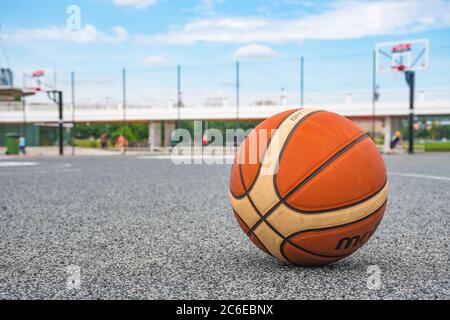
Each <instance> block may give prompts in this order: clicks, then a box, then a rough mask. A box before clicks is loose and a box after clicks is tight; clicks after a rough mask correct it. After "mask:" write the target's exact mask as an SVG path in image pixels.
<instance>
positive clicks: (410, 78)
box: [405, 71, 415, 154]
mask: <svg viewBox="0 0 450 320" xmlns="http://www.w3.org/2000/svg"><path fill="white" fill-rule="evenodd" d="M405 79H406V83H407V84H408V87H409V116H408V131H409V137H408V140H409V145H408V153H409V154H414V127H413V126H414V89H415V73H414V71H405Z"/></svg>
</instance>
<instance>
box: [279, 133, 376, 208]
mask: <svg viewBox="0 0 450 320" xmlns="http://www.w3.org/2000/svg"><path fill="white" fill-rule="evenodd" d="M367 137H368V136H367V134H366V133H364V134H362V135H360V136H358V137H357V138H356V139H355V140H353V141H351V142H350V143H349V144H347V145H345V146H344V147H342V148H341V149H339V150H338V151H337V152H336V153H335V154H333V156H332V157H331V158H329V159H328V160H326V161H325V162H324V163H322V164H321V165H320V166H319V167H318V168H317V169H316V170H314V171H313V172H312V173H311V174H309V175H308V176H307V177H306V178H305V179H303V180H302V181H301V182H300V183H298V184H297V185H296V186H295V187H294V188H292V189H291V190H290V191H289V192H288V193H287V194H286V195H285V196H284V197H282V196H281V195H280V193H279V191H278V188H277V181H276V179H277V175H278V173H275V174H274V176H273V186H274V189H275V193H276V194H277V196H278V197H279V199H280V200H281V201H283V202H285V201H284V200H286V199H287V198H289V197H290V196H291V195H292V194H293V193H295V192H296V191H298V190H300V188H301V187H303V186H304V185H305V184H307V183H308V182H309V181H311V180H312V179H313V178H314V177H315V176H317V175H318V174H319V173H320V172H322V171H323V170H324V169H325V168H326V167H327V166H328V165H329V164H330V163H332V162H333V161H335V160H336V159H337V158H339V157H340V156H341V155H342V154H344V153H345V152H346V151H347V150H349V149H350V148H351V147H353V146H354V145H355V144H357V143H358V142H360V141H362V140H364V139H365V138H367ZM280 160H281V153H280V158H279V160H278V161H280ZM359 201H361V200H359ZM363 201H364V199H363ZM356 203H358V202H355V203H352V204H350V205H349V206H352V205H355V204H356ZM285 204H286V206H287V207H289V208H290V209H292V210H294V211H297V212H305V213H306V212H314V213H320V212H327V211H334V210H336V209H340V208H343V207H345V206H342V207H336V208H333V209H328V210H317V211H303V210H300V209H297V208H295V207H292V206H291V205H290V204H289V203H288V202H285Z"/></svg>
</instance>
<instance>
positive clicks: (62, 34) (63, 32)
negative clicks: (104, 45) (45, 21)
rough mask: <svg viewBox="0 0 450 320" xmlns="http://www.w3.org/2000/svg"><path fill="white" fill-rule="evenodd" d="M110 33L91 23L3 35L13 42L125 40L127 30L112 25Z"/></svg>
mask: <svg viewBox="0 0 450 320" xmlns="http://www.w3.org/2000/svg"><path fill="white" fill-rule="evenodd" d="M111 30H112V34H105V33H103V32H101V31H98V30H97V29H96V28H95V27H94V26H93V25H90V24H87V25H85V26H83V27H82V28H81V29H80V30H74V31H72V30H69V29H67V28H66V27H62V26H51V27H48V28H36V29H29V30H25V29H22V30H19V31H17V32H16V33H13V34H7V35H5V38H6V39H7V40H9V41H13V42H29V41H30V40H50V41H65V42H72V43H92V42H111V43H118V42H122V41H125V40H126V39H127V37H128V32H127V30H125V29H124V28H122V27H120V26H116V27H113V28H112V29H111Z"/></svg>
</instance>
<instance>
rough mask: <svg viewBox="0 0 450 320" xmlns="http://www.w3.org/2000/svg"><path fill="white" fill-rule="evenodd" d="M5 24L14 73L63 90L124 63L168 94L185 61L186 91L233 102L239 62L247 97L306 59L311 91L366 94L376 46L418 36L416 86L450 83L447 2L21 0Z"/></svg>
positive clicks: (99, 80) (290, 85)
mask: <svg viewBox="0 0 450 320" xmlns="http://www.w3.org/2000/svg"><path fill="white" fill-rule="evenodd" d="M71 5H75V6H77V7H78V8H79V10H80V20H79V21H80V22H81V24H80V29H76V28H75V30H73V26H74V24H70V23H69V24H67V21H68V19H69V20H70V21H71V22H73V21H74V20H73V19H72V20H71V19H70V18H71V17H73V16H71V14H68V13H67V9H68V8H69V6H71ZM0 22H1V23H2V38H3V49H4V51H5V54H6V56H7V61H8V64H9V66H10V67H11V68H12V69H13V70H14V71H15V73H16V75H17V77H18V78H19V76H18V75H21V74H22V73H23V72H30V71H32V70H35V69H46V70H52V71H53V70H56V72H57V74H58V78H59V79H60V80H59V81H60V82H61V83H63V84H67V76H68V74H69V72H70V71H75V72H77V75H78V78H79V79H83V80H85V82H86V87H91V88H94V87H95V85H89V83H90V84H97V85H98V86H102V89H101V90H100V89H94V90H95V91H96V92H102V94H103V91H104V92H105V93H104V94H105V95H108V92H107V91H108V90H111V89H110V88H103V87H105V83H113V84H114V86H116V85H118V84H117V83H116V82H118V81H120V70H121V68H123V67H125V68H127V69H128V70H129V73H130V77H131V78H132V79H131V81H130V82H131V84H134V85H135V87H134V89H135V92H136V96H137V95H139V94H140V92H141V91H148V92H158V93H161V95H169V94H171V93H172V92H173V90H174V86H173V83H174V81H175V79H174V76H175V71H174V69H175V66H176V65H177V64H181V65H182V66H184V68H183V76H184V77H183V80H184V81H183V84H184V88H185V90H184V91H185V92H186V95H188V94H189V92H191V94H192V95H196V94H197V95H198V94H201V93H202V92H207V91H208V92H216V93H217V94H224V95H231V94H232V92H233V88H232V87H233V82H234V65H233V64H234V62H235V61H236V60H239V61H241V74H242V80H241V82H242V86H243V88H242V89H243V92H244V93H246V92H247V93H248V94H251V93H257V92H259V91H279V90H280V89H281V88H285V90H286V91H287V92H291V91H292V92H294V91H298V86H299V80H298V78H299V76H298V74H299V72H298V71H299V70H298V69H299V67H298V59H299V57H300V56H302V55H303V56H305V63H306V65H305V81H306V83H305V87H306V89H308V90H312V91H346V90H347V91H354V90H355V91H358V90H370V86H371V72H370V70H371V68H372V67H371V59H372V58H371V52H372V50H373V48H374V46H375V44H376V43H377V42H384V41H398V40H402V39H416V38H428V39H430V43H431V51H430V61H431V63H430V68H429V70H428V71H425V72H421V73H420V76H418V85H419V86H424V87H442V86H449V85H450V76H449V75H450V59H449V53H450V44H449V40H450V3H449V2H448V1H443V0H429V1H415V0H409V1H401V0H400V1H341V0H339V1H311V0H284V1H283V0H280V1H256V0H244V1H231V0H184V1H173V0H90V1H89V0H84V1H75V0H71V1H65V0H59V1H52V0H41V1H31V0H28V1H25V0H15V1H1V2H0ZM75 25H76V24H75ZM49 73H50V71H49ZM106 75H111V76H110V78H108V77H107V76H106ZM105 77H106V78H108V79H109V80H105ZM133 77H134V78H133ZM61 79H63V80H61ZM64 79H66V80H64ZM80 81H81V80H80ZM108 81H109V82H108ZM379 82H380V86H381V87H382V88H403V87H404V82H403V80H399V79H398V77H395V76H391V75H387V76H386V75H380V77H379ZM114 88H116V87H114ZM86 90H87V89H86ZM112 91H116V90H115V89H113V90H112ZM163 91H164V94H162V92H163ZM87 92H88V91H86V94H88V93H87ZM91 92H92V90H91ZM111 95H112V96H114V94H111ZM144 96H145V95H142V97H143V98H144Z"/></svg>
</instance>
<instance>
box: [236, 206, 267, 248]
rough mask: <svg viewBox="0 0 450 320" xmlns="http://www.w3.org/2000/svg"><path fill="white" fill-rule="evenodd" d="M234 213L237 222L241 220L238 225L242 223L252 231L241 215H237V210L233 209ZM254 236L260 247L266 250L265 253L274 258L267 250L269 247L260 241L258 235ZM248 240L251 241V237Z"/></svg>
mask: <svg viewBox="0 0 450 320" xmlns="http://www.w3.org/2000/svg"><path fill="white" fill-rule="evenodd" d="M233 213H234V214H235V215H236V217H237V219H236V220H238V219H239V220H238V224H239V221H241V222H242V224H243V225H244V226H245V227H246V228H247V229H248V230H250V227H249V226H248V225H247V224H246V223H245V221H244V220H243V219H242V218H241V216H240V215H239V213H237V212H236V210H234V209H233ZM253 235H254V236H255V238H256V239H257V240H258V241H259V243H260V245H261V246H262V247H263V248H264V249H265V252H266V253H268V254H269V255H271V256H272V253H270V251H269V250H268V249H267V247H266V246H265V245H264V243H263V242H262V241H261V239H259V238H258V236H257V235H256V234H253ZM248 238H249V239H250V240H251V238H250V236H248Z"/></svg>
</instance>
